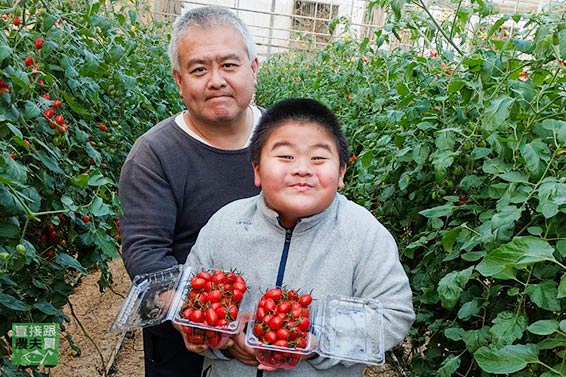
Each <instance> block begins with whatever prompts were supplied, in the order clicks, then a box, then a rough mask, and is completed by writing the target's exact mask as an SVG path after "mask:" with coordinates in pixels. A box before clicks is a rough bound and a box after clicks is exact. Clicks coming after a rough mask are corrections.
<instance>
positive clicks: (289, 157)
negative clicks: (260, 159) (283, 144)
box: [277, 154, 293, 160]
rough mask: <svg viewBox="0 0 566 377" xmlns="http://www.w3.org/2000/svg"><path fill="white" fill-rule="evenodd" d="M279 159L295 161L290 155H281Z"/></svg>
mask: <svg viewBox="0 0 566 377" xmlns="http://www.w3.org/2000/svg"><path fill="white" fill-rule="evenodd" d="M277 157H278V158H281V159H283V160H292V159H293V156H290V155H288V154H282V155H279V156H277Z"/></svg>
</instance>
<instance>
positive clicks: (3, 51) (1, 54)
mask: <svg viewBox="0 0 566 377" xmlns="http://www.w3.org/2000/svg"><path fill="white" fill-rule="evenodd" d="M10 54H12V49H11V48H10V47H9V46H6V45H2V46H0V63H2V62H3V61H4V59H6V58H7V57H8V56H10Z"/></svg>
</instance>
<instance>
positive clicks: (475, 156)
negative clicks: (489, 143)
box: [471, 147, 492, 160]
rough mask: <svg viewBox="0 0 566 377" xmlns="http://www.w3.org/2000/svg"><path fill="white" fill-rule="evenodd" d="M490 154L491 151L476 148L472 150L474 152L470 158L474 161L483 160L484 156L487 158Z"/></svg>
mask: <svg viewBox="0 0 566 377" xmlns="http://www.w3.org/2000/svg"><path fill="white" fill-rule="evenodd" d="M491 152H492V150H491V149H489V148H484V147H477V148H474V150H473V151H472V153H471V156H472V158H473V159H474V160H479V159H480V158H484V157H485V156H489V155H490V153H491Z"/></svg>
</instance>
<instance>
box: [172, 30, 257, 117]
mask: <svg viewBox="0 0 566 377" xmlns="http://www.w3.org/2000/svg"><path fill="white" fill-rule="evenodd" d="M177 43H178V51H179V65H180V69H181V70H180V72H178V71H176V70H174V71H173V76H174V78H175V82H176V83H177V86H178V87H179V93H180V95H181V96H182V97H183V101H184V102H185V105H186V106H187V108H188V109H189V113H190V117H191V118H192V119H193V120H194V121H196V122H200V123H205V124H208V123H217V122H230V121H232V120H235V119H237V118H238V117H240V116H242V114H245V110H246V108H247V107H248V105H249V104H250V102H251V100H252V97H253V94H254V91H255V83H256V73H257V69H258V61H257V59H255V60H254V61H253V62H250V61H249V58H248V52H247V49H246V45H245V43H244V40H243V38H242V37H241V35H240V33H239V32H237V31H236V29H234V28H233V27H232V26H229V25H226V26H219V27H216V28H214V29H209V30H206V29H204V28H201V27H190V28H189V30H188V33H187V34H186V35H185V36H181V37H180V38H179V40H178V42H177Z"/></svg>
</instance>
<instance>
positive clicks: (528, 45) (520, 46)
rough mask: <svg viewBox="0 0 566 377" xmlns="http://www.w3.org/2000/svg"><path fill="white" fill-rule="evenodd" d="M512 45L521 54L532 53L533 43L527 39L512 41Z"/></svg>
mask: <svg viewBox="0 0 566 377" xmlns="http://www.w3.org/2000/svg"><path fill="white" fill-rule="evenodd" d="M511 43H513V45H514V46H515V47H516V48H517V50H519V51H521V52H527V53H528V52H530V51H531V49H532V47H533V42H532V41H529V40H526V39H511Z"/></svg>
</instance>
